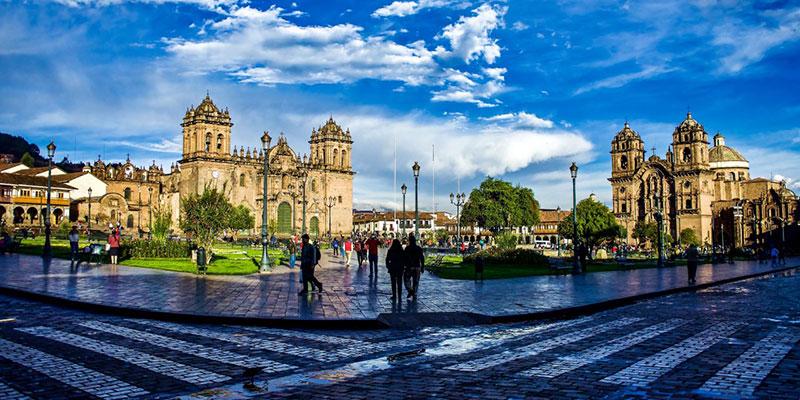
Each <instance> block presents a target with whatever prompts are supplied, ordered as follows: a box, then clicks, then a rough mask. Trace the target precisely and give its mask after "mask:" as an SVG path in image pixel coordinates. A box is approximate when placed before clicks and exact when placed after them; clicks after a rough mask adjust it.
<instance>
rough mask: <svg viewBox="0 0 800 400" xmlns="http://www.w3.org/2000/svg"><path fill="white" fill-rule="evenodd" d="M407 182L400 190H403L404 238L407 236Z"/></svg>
mask: <svg viewBox="0 0 800 400" xmlns="http://www.w3.org/2000/svg"><path fill="white" fill-rule="evenodd" d="M406 189H408V187H406V184H405V183H404V184H403V186H400V191H401V192H403V238H405V237H406Z"/></svg>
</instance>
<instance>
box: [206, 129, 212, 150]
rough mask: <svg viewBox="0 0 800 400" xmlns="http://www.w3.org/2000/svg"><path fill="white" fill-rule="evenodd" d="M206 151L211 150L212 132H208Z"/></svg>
mask: <svg viewBox="0 0 800 400" xmlns="http://www.w3.org/2000/svg"><path fill="white" fill-rule="evenodd" d="M206 151H211V132H208V133H206Z"/></svg>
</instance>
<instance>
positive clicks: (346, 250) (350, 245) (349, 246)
mask: <svg viewBox="0 0 800 400" xmlns="http://www.w3.org/2000/svg"><path fill="white" fill-rule="evenodd" d="M352 250H353V241H352V240H351V239H350V238H347V240H345V242H344V259H345V266H346V267H350V252H351V251H352Z"/></svg>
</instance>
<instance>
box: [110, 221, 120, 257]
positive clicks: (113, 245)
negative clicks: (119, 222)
mask: <svg viewBox="0 0 800 400" xmlns="http://www.w3.org/2000/svg"><path fill="white" fill-rule="evenodd" d="M119 242H120V237H119V230H117V229H112V230H111V235H109V236H108V255H109V256H111V264H112V265H117V264H119Z"/></svg>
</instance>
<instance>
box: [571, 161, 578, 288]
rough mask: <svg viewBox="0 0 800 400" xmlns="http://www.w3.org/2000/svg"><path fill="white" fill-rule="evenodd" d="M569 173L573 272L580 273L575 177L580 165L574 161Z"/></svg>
mask: <svg viewBox="0 0 800 400" xmlns="http://www.w3.org/2000/svg"><path fill="white" fill-rule="evenodd" d="M569 175H570V176H571V177H572V236H573V240H572V253H573V254H572V255H573V257H572V258H573V260H572V273H573V274H578V273H580V272H581V266H580V264H579V262H578V216H577V214H578V208H577V207H578V206H577V204H578V200H577V196H576V194H575V179H576V178H577V177H578V166H577V165H576V164H575V163H574V162H573V163H572V165H570V166H569Z"/></svg>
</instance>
